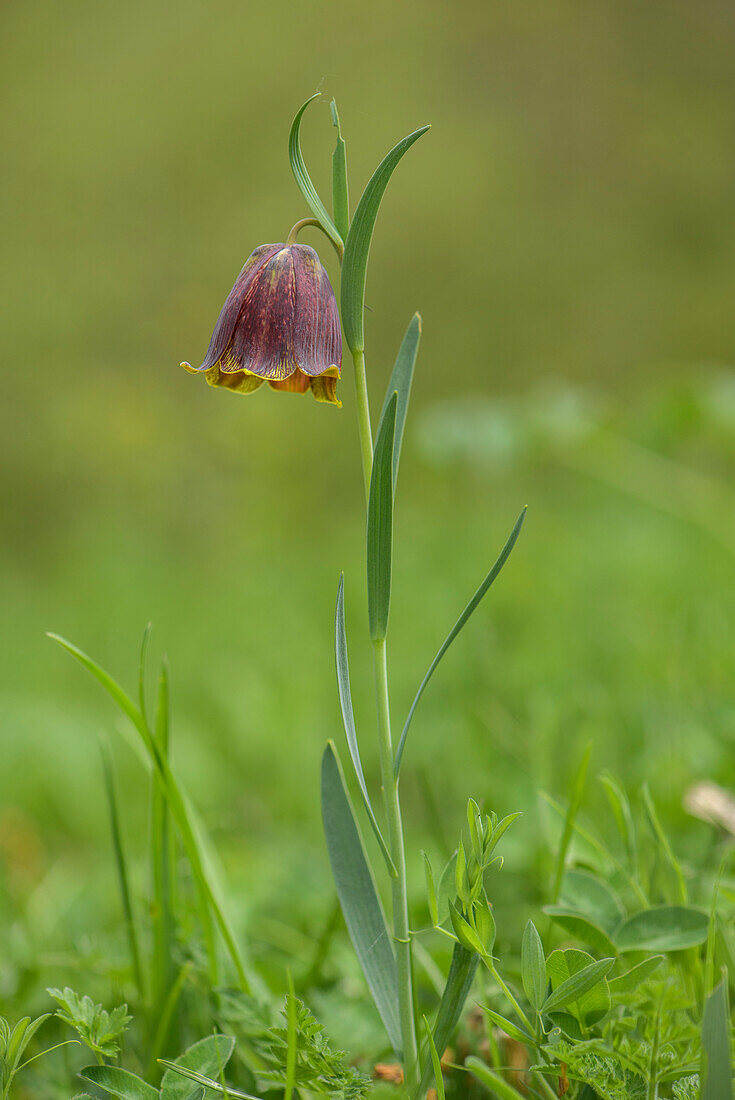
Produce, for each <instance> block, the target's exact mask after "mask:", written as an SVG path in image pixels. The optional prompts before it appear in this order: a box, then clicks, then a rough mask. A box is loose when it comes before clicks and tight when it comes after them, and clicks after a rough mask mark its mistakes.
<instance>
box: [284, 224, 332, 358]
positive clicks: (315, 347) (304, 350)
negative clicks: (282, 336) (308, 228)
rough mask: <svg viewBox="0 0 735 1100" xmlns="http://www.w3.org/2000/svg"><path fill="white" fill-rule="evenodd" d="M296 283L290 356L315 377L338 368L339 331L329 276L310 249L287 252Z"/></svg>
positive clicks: (299, 247) (303, 248)
mask: <svg viewBox="0 0 735 1100" xmlns="http://www.w3.org/2000/svg"><path fill="white" fill-rule="evenodd" d="M291 254H292V257H293V265H294V273H295V279H296V310H295V312H296V316H295V322H294V354H295V356H296V361H297V363H298V365H299V367H300V368H301V370H302V371H303V372H304V374H309V375H311V376H312V377H315V376H317V375H320V374H324V372H325V371H327V370H329V369H330V368H332V367H333V368H336V370H337V377H339V370H340V367H341V366H342V329H341V326H340V321H339V310H338V309H337V300H336V298H335V296H334V291H333V290H332V284H331V283H330V281H329V276H328V275H327V273H326V271H325V270H324V268H323V267H322V265H321V263H320V261H319V257H318V256H317V254H316V252H315V251H314V249H313V248H309V246H308V245H303V244H298V245H293V246H292V248H291Z"/></svg>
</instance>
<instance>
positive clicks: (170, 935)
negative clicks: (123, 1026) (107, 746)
mask: <svg viewBox="0 0 735 1100" xmlns="http://www.w3.org/2000/svg"><path fill="white" fill-rule="evenodd" d="M153 737H154V740H155V742H156V744H157V746H158V748H159V751H160V753H161V755H162V757H163V758H164V760H166V762H167V763H169V759H170V757H169V742H170V718H169V691H168V670H167V667H166V664H165V663H163V664H162V665H161V671H160V675H159V679H158V699H157V704H156V723H155V727H154V730H153ZM175 843H176V839H175V835H174V833H173V830H172V829H171V819H170V812H169V808H168V805H167V802H166V797H165V795H164V793H163V791H162V790H161V784H160V783H158V782H154V783H153V785H152V789H151V828H150V845H151V868H152V871H153V914H152V925H153V966H152V971H153V985H154V996H153V1004H152V1012H153V1017H154V1020H155V1021H156V1025H157V1026H156V1033H157V1031H158V1029H159V1027H160V1022H161V1021H162V1020H163V1018H164V1015H165V1011H164V1009H165V1004H166V1002H167V999H168V997H169V994H170V992H171V989H172V987H173V985H174V984H175V972H176V967H175V963H174V951H173V948H174V903H173V895H174V884H173V875H174V873H175V868H176V858H175ZM169 1023H170V1017H169ZM165 1040H166V1034H164V1035H163V1036H162V1037H161V1044H163V1043H164V1042H165ZM160 1050H161V1046H159V1047H157V1048H156V1054H155V1057H157V1056H158V1053H159V1052H160ZM151 1058H153V1054H152V1055H151Z"/></svg>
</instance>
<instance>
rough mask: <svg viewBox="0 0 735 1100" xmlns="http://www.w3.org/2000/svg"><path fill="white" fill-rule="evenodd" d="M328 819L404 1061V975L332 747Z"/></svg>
mask: <svg viewBox="0 0 735 1100" xmlns="http://www.w3.org/2000/svg"><path fill="white" fill-rule="evenodd" d="M322 819H323V821H324V834H325V837H326V841H327V851H328V852H329V862H330V864H331V867H332V874H333V876H334V882H335V885H336V887H337V894H338V895H339V900H340V905H341V906H342V912H343V914H344V918H345V923H346V924H347V930H348V932H349V934H350V939H351V940H352V945H353V947H354V948H355V953H356V954H357V957H358V960H359V962H360V966H361V967H362V972H363V974H364V975H365V980H366V982H367V984H368V988H369V989H370V993H371V995H372V998H373V1001H374V1002H375V1007H376V1008H377V1010H378V1012H379V1014H380V1018H381V1019H382V1021H383V1024H384V1026H385V1030H386V1032H387V1033H388V1038H389V1039H390V1042H391V1045H392V1046H393V1049H394V1050H395V1052H396V1054H397V1055H398V1056H400V1051H401V1027H400V1022H399V1018H398V972H397V968H396V958H395V955H394V953H393V944H392V942H391V936H390V933H389V931H388V926H387V925H386V922H385V915H384V913H383V907H382V905H381V904H380V899H379V897H378V892H377V890H376V888H375V881H374V879H373V875H372V871H371V869H370V864H369V863H368V860H367V855H366V854H365V849H364V847H363V843H362V838H361V836H360V830H359V829H358V826H357V822H356V821H355V815H354V812H353V809H352V804H351V802H350V797H349V795H348V793H347V788H346V786H345V781H344V776H343V775H342V769H341V767H340V765H339V759H338V757H337V754H336V751H335V748H334V745H333V744H332V742H331V741H330V742H328V744H327V747H326V748H325V750H324V755H323V757H322Z"/></svg>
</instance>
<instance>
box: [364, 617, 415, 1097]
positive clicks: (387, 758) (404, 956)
mask: <svg viewBox="0 0 735 1100" xmlns="http://www.w3.org/2000/svg"><path fill="white" fill-rule="evenodd" d="M373 665H374V669H375V694H376V702H377V707H378V740H379V743H380V773H381V777H382V781H383V799H384V802H385V815H386V818H387V820H388V836H389V840H390V854H391V859H392V860H393V863H394V864H395V868H396V871H397V872H398V873H397V875H396V877H395V878H393V879H391V888H392V892H393V939H394V941H395V949H396V962H397V964H398V1009H399V1014H400V1020H401V1037H402V1039H403V1073H404V1077H405V1081H406V1087H407V1089H408V1092H409V1095H413V1094H414V1092H415V1090H416V1089H417V1088H418V1083H419V1080H418V1048H417V1045H416V1024H415V1021H414V1010H413V981H412V977H411V933H410V930H409V926H408V891H407V885H406V849H405V845H404V841H403V822H402V820H401V804H400V801H399V798H398V782H397V780H396V776H395V771H394V768H393V742H392V738H391V730H390V700H389V697H388V659H387V649H386V644H385V639H383V640H382V641H378V642H374V643H373Z"/></svg>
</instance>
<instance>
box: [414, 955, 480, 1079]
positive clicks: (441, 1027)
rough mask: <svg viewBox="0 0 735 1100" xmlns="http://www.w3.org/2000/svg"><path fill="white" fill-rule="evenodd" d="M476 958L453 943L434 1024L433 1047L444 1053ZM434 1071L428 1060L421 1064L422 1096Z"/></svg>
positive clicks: (459, 1014) (463, 1003)
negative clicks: (447, 972)
mask: <svg viewBox="0 0 735 1100" xmlns="http://www.w3.org/2000/svg"><path fill="white" fill-rule="evenodd" d="M478 962H479V958H478V956H477V955H473V954H472V953H471V952H470V951H466V950H465V949H464V947H462V945H461V944H459V943H456V944H455V945H454V951H453V952H452V961H451V964H450V966H449V974H448V975H447V984H446V985H445V986H444V993H443V994H442V999H441V1002H440V1004H439V1012H438V1013H437V1017H436V1023H435V1024H434V1046H435V1048H436V1049H437V1050H440V1051H442V1052H444V1051H445V1050H446V1048H447V1046H448V1045H449V1040H450V1039H451V1038H452V1035H453V1034H454V1029H455V1028H456V1026H457V1024H458V1023H459V1018H460V1016H461V1015H462V1009H463V1008H464V1006H465V1001H466V1000H467V997H468V996H469V992H470V989H471V988H472V983H473V981H474V980H475V972H476V971H477V965H478ZM432 1074H433V1067H432V1065H431V1062H429V1063H428V1065H426V1066H424V1069H423V1073H422V1076H421V1088H420V1090H419V1091H420V1094H421V1095H423V1094H424V1092H425V1091H426V1089H427V1088H428V1086H429V1084H430V1083H431V1078H432Z"/></svg>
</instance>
